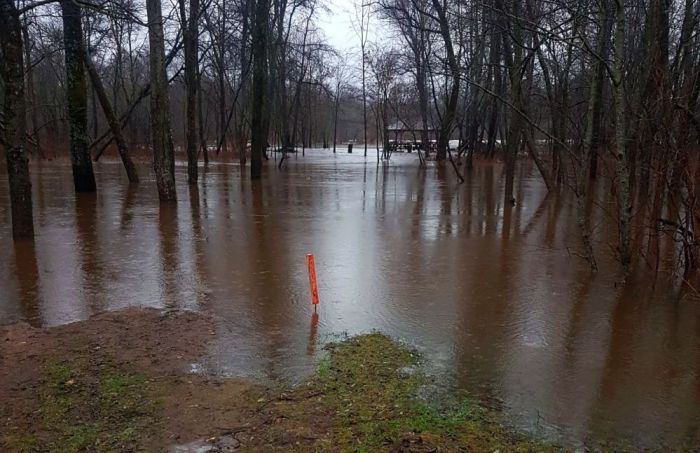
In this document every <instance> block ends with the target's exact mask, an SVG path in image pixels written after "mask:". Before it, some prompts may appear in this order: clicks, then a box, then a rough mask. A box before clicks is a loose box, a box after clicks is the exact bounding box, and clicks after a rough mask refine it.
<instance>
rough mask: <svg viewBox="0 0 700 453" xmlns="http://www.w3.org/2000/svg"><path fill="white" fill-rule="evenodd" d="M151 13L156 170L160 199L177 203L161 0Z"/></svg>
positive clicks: (154, 0)
mask: <svg viewBox="0 0 700 453" xmlns="http://www.w3.org/2000/svg"><path fill="white" fill-rule="evenodd" d="M146 12H147V14H148V44H149V49H150V52H149V62H150V71H151V112H150V113H151V145H152V147H153V168H154V169H155V172H156V185H157V186H158V197H159V198H160V200H161V201H174V200H175V199H176V198H177V194H176V192H175V151H174V150H173V138H172V135H171V131H170V102H169V99H168V76H167V74H166V71H165V42H164V39H163V13H162V11H161V5H160V0H146Z"/></svg>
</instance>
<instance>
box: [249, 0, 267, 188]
mask: <svg viewBox="0 0 700 453" xmlns="http://www.w3.org/2000/svg"><path fill="white" fill-rule="evenodd" d="M268 1H269V0H256V2H255V22H254V26H253V28H254V30H253V49H252V51H253V96H252V97H253V114H252V119H251V156H250V177H251V179H260V178H261V177H262V159H263V154H265V148H266V146H267V133H266V129H267V128H266V127H265V124H266V118H265V115H266V114H267V109H266V108H265V107H266V104H265V94H266V93H267V32H268V30H267V28H268V16H269V9H270V7H269V3H268ZM268 124H269V123H268Z"/></svg>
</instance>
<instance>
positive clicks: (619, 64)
mask: <svg viewBox="0 0 700 453" xmlns="http://www.w3.org/2000/svg"><path fill="white" fill-rule="evenodd" d="M615 6H616V11H615V48H614V57H615V60H614V63H613V69H612V76H613V90H614V102H615V152H614V155H615V194H616V195H617V209H618V221H617V222H618V253H619V257H620V262H621V263H622V268H623V269H624V270H625V272H628V271H629V269H630V263H631V252H630V220H631V215H632V202H631V199H630V170H629V164H628V161H627V154H626V146H625V142H626V135H625V134H626V133H625V86H624V78H623V75H624V72H623V71H624V56H625V7H624V2H623V0H615Z"/></svg>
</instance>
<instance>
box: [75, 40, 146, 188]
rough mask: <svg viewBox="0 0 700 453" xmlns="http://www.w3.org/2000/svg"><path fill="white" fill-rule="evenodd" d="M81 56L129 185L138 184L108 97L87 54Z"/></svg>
mask: <svg viewBox="0 0 700 453" xmlns="http://www.w3.org/2000/svg"><path fill="white" fill-rule="evenodd" d="M83 56H84V58H85V67H86V68H87V71H88V74H89V75H90V80H91V82H92V86H93V88H94V90H95V93H96V94H97V99H99V101H100V105H101V106H102V111H103V112H104V114H105V118H106V119H107V123H108V124H109V128H110V130H111V131H112V136H113V137H114V141H115V142H116V143H117V150H118V151H119V157H120V158H121V160H122V164H124V170H126V175H127V177H128V178H129V182H130V183H132V184H136V183H138V182H139V175H138V172H137V171H136V166H135V165H134V162H133V161H132V160H131V158H130V157H129V148H128V146H127V145H126V140H124V135H123V134H122V128H121V125H120V124H119V120H118V119H117V115H115V113H114V109H112V105H111V103H110V102H109V97H108V96H107V91H106V90H105V87H104V85H103V84H102V80H101V79H100V76H99V74H98V73H97V70H96V69H95V66H94V65H93V64H92V60H91V59H90V56H89V55H88V54H87V52H84V53H83Z"/></svg>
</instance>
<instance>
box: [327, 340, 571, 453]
mask: <svg viewBox="0 0 700 453" xmlns="http://www.w3.org/2000/svg"><path fill="white" fill-rule="evenodd" d="M330 349H331V353H330V356H329V357H328V358H327V359H325V361H321V363H320V364H319V367H318V372H317V375H316V381H317V384H316V385H318V386H319V387H320V388H321V389H322V390H323V395H324V396H323V398H322V401H323V404H325V405H327V406H328V409H329V412H330V413H334V414H335V422H334V428H333V437H334V439H333V444H334V445H336V446H337V447H338V449H339V450H340V451H348V452H350V451H353V452H376V451H389V450H390V451H396V449H397V448H398V449H405V450H410V449H418V450H422V449H424V448H425V449H426V451H431V450H432V449H437V450H438V451H454V450H458V449H459V448H463V449H465V450H466V451H496V450H500V451H523V452H525V451H528V452H534V451H536V452H547V451H558V450H560V449H559V448H558V447H556V446H553V445H548V444H545V443H541V442H537V441H534V440H531V439H527V438H525V437H522V436H517V435H514V434H513V433H511V432H508V431H507V430H505V429H504V428H502V427H501V426H500V425H499V424H498V423H497V417H496V415H495V414H494V413H493V412H492V411H490V410H488V409H486V408H484V407H482V406H480V405H479V404H478V403H476V402H475V401H471V400H468V399H462V400H461V401H457V402H456V403H453V404H452V405H450V406H449V407H446V406H444V405H442V406H440V407H439V406H437V405H433V404H430V403H429V402H426V401H424V400H421V399H419V398H418V397H417V394H418V390H419V388H420V387H421V386H423V385H425V384H426V383H427V379H426V378H425V376H424V375H422V374H421V373H419V372H418V371H417V370H416V369H415V367H416V365H417V360H418V356H417V354H416V353H415V352H412V351H410V350H409V349H407V348H405V347H403V346H401V345H399V344H397V343H396V342H394V341H392V340H391V339H390V338H388V337H386V336H384V335H381V334H378V333H373V334H369V335H362V336H357V337H353V338H350V339H348V340H346V341H343V342H341V343H336V344H333V345H331V346H330Z"/></svg>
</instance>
